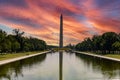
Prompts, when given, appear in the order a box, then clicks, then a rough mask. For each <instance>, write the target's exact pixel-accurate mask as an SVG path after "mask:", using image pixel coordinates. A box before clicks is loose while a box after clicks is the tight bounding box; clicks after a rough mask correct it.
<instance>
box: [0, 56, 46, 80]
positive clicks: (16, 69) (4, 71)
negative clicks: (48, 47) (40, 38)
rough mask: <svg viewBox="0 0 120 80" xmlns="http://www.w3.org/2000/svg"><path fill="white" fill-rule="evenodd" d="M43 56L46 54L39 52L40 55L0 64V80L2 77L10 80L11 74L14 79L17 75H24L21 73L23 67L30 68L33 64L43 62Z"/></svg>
mask: <svg viewBox="0 0 120 80" xmlns="http://www.w3.org/2000/svg"><path fill="white" fill-rule="evenodd" d="M45 58H46V54H41V55H40V56H35V57H31V58H28V59H24V60H20V61H16V62H13V63H9V64H6V65H2V66H0V80H1V79H2V78H6V79H8V80H12V75H13V77H14V79H15V78H17V77H18V76H22V77H24V74H23V73H22V70H23V68H25V67H29V69H30V68H32V67H33V66H34V65H37V64H40V63H41V62H43V61H44V60H45Z"/></svg>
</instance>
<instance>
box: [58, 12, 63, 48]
mask: <svg viewBox="0 0 120 80" xmlns="http://www.w3.org/2000/svg"><path fill="white" fill-rule="evenodd" d="M59 48H63V16H62V14H61V16H60V40H59Z"/></svg>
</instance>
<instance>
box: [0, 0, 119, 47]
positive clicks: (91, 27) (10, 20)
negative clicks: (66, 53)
mask: <svg viewBox="0 0 120 80" xmlns="http://www.w3.org/2000/svg"><path fill="white" fill-rule="evenodd" d="M61 13H62V14H63V17H64V45H66V44H69V43H72V44H76V43H78V42H80V41H82V40H83V39H84V38H86V37H91V36H93V35H95V34H102V33H104V32H108V31H113V32H117V33H119V32H120V0H0V28H1V29H3V30H5V31H6V32H8V33H11V32H12V29H15V28H16V29H20V30H22V31H24V32H25V33H26V35H27V36H34V37H37V38H39V39H43V40H45V41H46V42H47V44H53V45H57V44H58V43H59V41H58V40H59V22H60V20H59V17H60V14H61Z"/></svg>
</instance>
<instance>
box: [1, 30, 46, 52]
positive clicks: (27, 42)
mask: <svg viewBox="0 0 120 80" xmlns="http://www.w3.org/2000/svg"><path fill="white" fill-rule="evenodd" d="M45 49H46V42H45V41H43V40H40V39H37V38H33V37H29V38H28V37H24V32H23V31H20V30H19V29H14V30H13V33H12V34H7V33H6V32H5V31H3V30H2V29H0V53H16V52H27V51H39V50H45Z"/></svg>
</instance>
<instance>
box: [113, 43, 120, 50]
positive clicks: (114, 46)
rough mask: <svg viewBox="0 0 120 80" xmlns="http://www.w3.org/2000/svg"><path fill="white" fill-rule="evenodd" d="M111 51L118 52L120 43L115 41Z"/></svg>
mask: <svg viewBox="0 0 120 80" xmlns="http://www.w3.org/2000/svg"><path fill="white" fill-rule="evenodd" d="M112 49H113V50H115V51H120V41H116V42H115V43H113V44H112Z"/></svg>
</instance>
